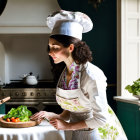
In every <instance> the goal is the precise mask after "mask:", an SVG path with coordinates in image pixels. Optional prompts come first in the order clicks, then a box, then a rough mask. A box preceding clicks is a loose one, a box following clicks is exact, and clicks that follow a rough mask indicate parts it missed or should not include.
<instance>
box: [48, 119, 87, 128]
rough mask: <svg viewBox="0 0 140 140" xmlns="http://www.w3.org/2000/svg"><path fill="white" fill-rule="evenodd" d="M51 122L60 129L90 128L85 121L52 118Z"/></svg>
mask: <svg viewBox="0 0 140 140" xmlns="http://www.w3.org/2000/svg"><path fill="white" fill-rule="evenodd" d="M50 124H51V125H53V126H54V127H55V128H56V129H58V130H78V129H83V128H88V126H87V125H86V123H85V121H80V122H74V123H67V122H65V121H63V120H60V119H51V120H50Z"/></svg>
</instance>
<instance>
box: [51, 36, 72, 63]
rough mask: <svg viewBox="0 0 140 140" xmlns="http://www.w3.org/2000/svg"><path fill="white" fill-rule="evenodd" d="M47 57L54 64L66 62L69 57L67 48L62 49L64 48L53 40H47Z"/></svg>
mask: <svg viewBox="0 0 140 140" xmlns="http://www.w3.org/2000/svg"><path fill="white" fill-rule="evenodd" d="M49 47H50V51H49V55H50V56H51V57H52V59H53V60H54V63H55V64H57V63H60V62H62V61H66V59H67V58H68V57H69V55H70V53H69V48H64V46H63V45H62V44H61V43H60V42H58V41H57V40H55V39H53V38H49Z"/></svg>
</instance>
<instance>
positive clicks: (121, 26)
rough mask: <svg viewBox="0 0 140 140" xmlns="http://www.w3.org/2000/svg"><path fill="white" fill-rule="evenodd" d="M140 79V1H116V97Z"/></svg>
mask: <svg viewBox="0 0 140 140" xmlns="http://www.w3.org/2000/svg"><path fill="white" fill-rule="evenodd" d="M139 77H140V0H117V95H118V96H120V95H122V96H130V95H131V94H130V93H128V92H127V91H126V90H125V86H126V85H128V84H132V83H133V81H135V80H136V79H138V78H139Z"/></svg>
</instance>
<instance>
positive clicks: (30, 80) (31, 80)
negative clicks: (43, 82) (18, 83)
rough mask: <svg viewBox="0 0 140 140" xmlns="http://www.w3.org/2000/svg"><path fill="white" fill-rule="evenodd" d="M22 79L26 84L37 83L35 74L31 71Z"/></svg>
mask: <svg viewBox="0 0 140 140" xmlns="http://www.w3.org/2000/svg"><path fill="white" fill-rule="evenodd" d="M23 80H24V83H25V84H27V85H37V83H38V80H37V78H36V76H34V75H33V73H32V72H30V73H29V74H25V75H24V78H23Z"/></svg>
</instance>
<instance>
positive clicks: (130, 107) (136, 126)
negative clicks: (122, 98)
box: [117, 102, 140, 140]
mask: <svg viewBox="0 0 140 140" xmlns="http://www.w3.org/2000/svg"><path fill="white" fill-rule="evenodd" d="M117 116H118V118H119V120H120V122H121V124H122V126H123V128H124V131H125V133H126V135H127V137H128V140H140V111H139V106H138V105H135V104H129V103H122V102H117Z"/></svg>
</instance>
